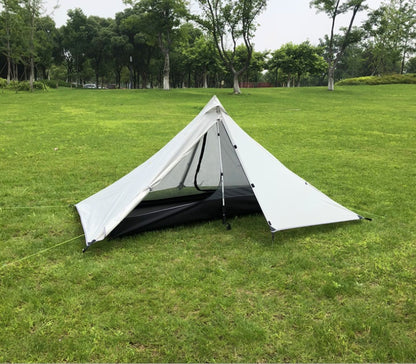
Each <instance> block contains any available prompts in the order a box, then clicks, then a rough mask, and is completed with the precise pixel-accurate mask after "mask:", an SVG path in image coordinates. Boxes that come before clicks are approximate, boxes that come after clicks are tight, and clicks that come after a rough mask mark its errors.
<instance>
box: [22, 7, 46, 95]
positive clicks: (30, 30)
mask: <svg viewBox="0 0 416 364" xmlns="http://www.w3.org/2000/svg"><path fill="white" fill-rule="evenodd" d="M42 4H43V1H42V0H23V10H24V19H25V20H26V22H25V23H26V29H27V38H26V40H27V42H28V44H27V52H28V58H29V67H30V76H29V85H30V90H31V91H33V82H34V81H35V58H36V38H35V35H36V25H37V24H36V23H37V21H38V19H39V17H40V12H41V7H42Z"/></svg>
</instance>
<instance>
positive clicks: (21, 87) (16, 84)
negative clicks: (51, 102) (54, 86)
mask: <svg viewBox="0 0 416 364" xmlns="http://www.w3.org/2000/svg"><path fill="white" fill-rule="evenodd" d="M2 84H3V83H2V82H1V81H0V85H2ZM0 87H1V86H0ZM4 88H7V89H9V90H14V91H30V83H29V81H10V83H9V85H7V82H6V83H5V86H4ZM33 89H34V90H41V91H46V90H47V89H48V87H47V85H45V84H44V83H43V82H41V81H35V82H33Z"/></svg>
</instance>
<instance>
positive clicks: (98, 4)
mask: <svg viewBox="0 0 416 364" xmlns="http://www.w3.org/2000/svg"><path fill="white" fill-rule="evenodd" d="M309 1H310V0H269V1H268V6H267V9H266V10H265V11H264V12H263V13H262V14H261V15H260V16H259V17H258V19H257V21H258V24H259V26H258V28H257V32H256V37H255V39H254V42H253V43H254V44H255V49H256V51H264V50H275V49H278V48H280V46H282V45H283V44H285V43H288V42H293V43H295V44H299V43H302V42H304V41H306V40H308V41H310V42H311V44H313V45H317V44H318V42H319V39H320V38H323V37H324V35H325V34H327V33H329V29H330V19H329V18H328V17H327V16H326V15H325V14H322V13H317V12H316V10H315V9H311V8H310V7H309ZM367 3H368V4H369V6H370V8H372V9H376V8H378V7H379V6H380V5H381V3H382V0H368V1H367ZM57 4H58V7H57V8H55V7H56V5H57ZM126 7H127V6H126V5H124V4H123V1H122V0H45V15H50V16H51V17H52V18H53V19H54V20H55V22H56V25H57V26H58V27H60V26H61V25H64V24H65V23H66V19H67V11H68V10H69V9H75V8H81V9H82V10H83V12H84V14H86V15H87V16H89V15H97V16H100V17H104V18H107V17H108V18H114V15H115V14H116V13H117V12H120V11H123V10H124V9H125V8H126ZM54 8H55V9H54ZM362 20H363V16H360V18H359V19H358V20H357V21H356V22H355V25H360V23H361V21H362ZM343 21H344V23H343ZM345 22H346V19H343V20H342V19H341V22H340V24H339V25H346V23H345Z"/></svg>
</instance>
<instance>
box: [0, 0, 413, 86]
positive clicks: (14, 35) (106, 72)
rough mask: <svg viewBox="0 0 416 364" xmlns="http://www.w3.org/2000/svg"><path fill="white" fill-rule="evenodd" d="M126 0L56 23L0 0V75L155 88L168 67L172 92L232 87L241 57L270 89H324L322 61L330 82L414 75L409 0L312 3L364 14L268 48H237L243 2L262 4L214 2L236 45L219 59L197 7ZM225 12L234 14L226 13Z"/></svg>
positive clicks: (251, 76)
mask: <svg viewBox="0 0 416 364" xmlns="http://www.w3.org/2000/svg"><path fill="white" fill-rule="evenodd" d="M125 3H126V9H125V10H124V11H123V12H120V13H117V14H116V15H115V17H114V18H108V19H104V18H100V17H97V16H88V17H87V16H86V15H85V14H84V13H83V12H82V10H81V9H72V10H70V11H69V12H68V20H67V22H66V24H65V25H63V26H61V27H59V28H57V27H56V25H55V23H54V21H53V20H52V19H51V18H50V17H49V16H44V13H43V12H42V0H0V77H2V78H4V79H7V80H8V82H10V81H11V80H15V81H19V80H29V81H30V79H31V77H30V75H32V73H33V75H32V76H33V81H34V80H41V79H44V80H50V79H51V80H53V81H54V82H53V83H52V84H53V85H56V83H57V82H56V81H64V82H68V83H69V84H73V85H74V86H79V85H83V84H85V83H94V84H95V85H96V86H101V87H118V88H153V87H162V84H163V78H164V77H166V74H167V73H166V72H167V71H169V73H168V74H169V81H170V84H171V86H172V87H173V88H179V87H221V86H222V87H224V86H225V87H231V86H232V85H233V72H232V71H231V69H230V67H231V66H230V65H232V67H231V68H232V69H234V70H235V71H236V72H237V71H238V70H244V69H245V67H246V64H247V60H248V61H249V66H248V68H247V69H246V70H245V71H244V73H242V74H240V75H239V79H240V82H244V83H245V86H247V85H250V86H255V85H258V83H259V82H261V85H265V83H267V84H269V85H273V86H300V85H323V84H325V83H326V82H327V77H328V72H327V69H328V64H330V65H331V67H330V68H334V67H335V65H336V69H335V74H334V76H335V80H336V81H338V80H341V79H344V78H351V77H362V76H371V75H386V74H392V73H399V74H403V73H415V72H416V58H415V57H414V55H415V48H416V2H415V0H386V1H383V2H382V3H381V6H380V7H379V8H378V9H368V8H367V7H366V6H367V2H366V1H365V0H359V1H352V0H343V1H326V0H313V1H311V4H312V6H313V7H315V8H316V9H319V10H321V11H323V12H325V13H327V14H328V15H329V17H330V18H331V17H332V16H333V17H334V20H335V17H336V16H337V15H340V14H341V15H345V13H347V12H348V11H350V10H351V9H354V11H357V12H359V11H365V12H366V14H367V20H366V21H365V22H364V23H363V24H355V23H354V25H357V26H355V27H351V29H350V32H348V35H347V32H346V30H345V29H341V31H340V32H338V33H337V32H336V33H334V34H330V35H325V34H322V40H321V41H320V44H310V43H309V42H303V43H301V44H292V43H289V44H285V45H283V46H281V47H280V48H279V49H270V50H267V51H264V50H261V51H259V50H255V49H254V48H251V47H250V46H248V47H246V46H244V45H243V43H242V42H240V41H241V38H242V37H241V36H242V34H243V32H246V38H247V37H248V39H250V36H252V35H253V34H254V31H255V25H253V27H252V28H251V27H250V29H244V27H243V28H241V29H240V25H239V22H240V23H241V20H242V19H240V18H242V17H244V16H245V15H244V14H246V13H247V11H246V10H244V9H243V7H242V5H241V4H250V5H253V4H255V5H254V9H255V11H256V9H262V8H264V4H265V3H266V1H265V0H245V1H234V0H222V1H221V2H219V3H218V4H220V5H219V6H221V8H220V9H221V10H220V11H218V14H223V13H224V14H227V16H226V17H224V18H221V19H218V22H219V24H217V26H216V27H214V29H217V31H218V29H220V30H221V29H223V30H224V29H225V30H227V33H232V31H231V30H228V28H226V27H225V24H228V25H227V26H230V27H231V28H230V29H234V30H235V31H236V35H237V36H236V39H233V41H234V40H235V41H236V43H235V45H236V46H237V47H236V48H234V49H233V48H229V49H225V50H223V51H222V53H221V54H222V56H221V57H222V58H220V56H219V55H218V52H217V47H216V46H215V42H214V39H215V37H214V36H213V34H212V30H213V29H211V32H210V31H207V29H210V27H209V26H201V24H202V25H204V24H205V25H207V23H209V19H199V18H198V16H197V13H198V11H195V9H198V6H194V8H193V9H194V13H191V11H190V10H189V8H188V7H187V6H186V2H185V1H183V0H163V1H154V0H138V1H134V0H125ZM194 3H195V4H196V3H199V4H200V5H201V4H202V5H201V7H202V8H204V5H203V4H208V3H211V2H210V1H207V0H198V1H194ZM230 4H231V5H230ZM239 4H240V5H241V6H240V5H239ZM335 5H336V7H335ZM244 6H245V5H244ZM305 6H308V4H307V2H305ZM161 7H162V8H161ZM222 7H223V8H222ZM256 7H257V8H256ZM226 9H228V10H230V9H237V10H236V11H235V13H234V12H233V11H226ZM163 14H165V15H166V16H164V15H163ZM242 14H243V15H242ZM250 14H251V13H250ZM276 16H277V17H278V14H277V15H276ZM239 17H240V18H239ZM248 19H250V20H252V19H251V18H250V17H248ZM254 20H255V17H254ZM246 23H248V21H246ZM252 23H253V24H255V21H254V22H252ZM221 24H222V25H223V26H222V27H221ZM250 24H251V23H250ZM211 28H212V27H211ZM328 33H330V19H328ZM274 36H275V37H276V38H277V39H278V37H279V35H278V34H276V35H274ZM229 43H230V44H234V43H233V42H231V41H230V42H229ZM248 44H249V45H250V43H248ZM248 53H249V54H250V57H247V56H248ZM251 53H252V54H251ZM167 54H169V59H170V66H169V68H168V69H166V55H167ZM224 60H228V61H227V62H225V63H224ZM230 60H231V63H230ZM226 65H227V66H226Z"/></svg>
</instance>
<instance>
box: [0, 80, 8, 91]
mask: <svg viewBox="0 0 416 364" xmlns="http://www.w3.org/2000/svg"><path fill="white" fill-rule="evenodd" d="M6 87H7V80H5V79H4V78H1V77H0V88H6Z"/></svg>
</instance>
